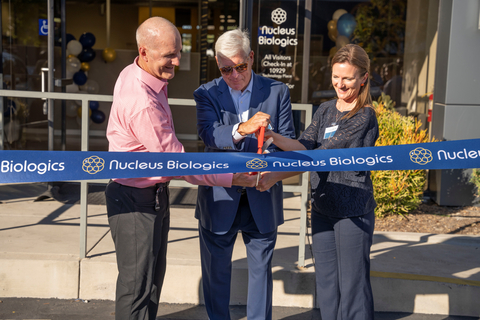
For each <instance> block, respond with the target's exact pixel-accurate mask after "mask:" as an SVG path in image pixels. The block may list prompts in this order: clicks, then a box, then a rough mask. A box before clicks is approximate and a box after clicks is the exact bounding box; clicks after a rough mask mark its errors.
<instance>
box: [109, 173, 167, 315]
mask: <svg viewBox="0 0 480 320" xmlns="http://www.w3.org/2000/svg"><path fill="white" fill-rule="evenodd" d="M168 193H169V192H168V184H158V185H156V186H153V187H148V188H135V187H128V186H124V185H121V184H118V183H116V182H114V181H111V182H110V183H109V184H108V185H107V188H106V190H105V196H106V204H107V213H108V223H109V225H110V230H111V232H112V238H113V242H114V243H115V251H116V257H117V266H118V279H117V288H116V297H115V319H116V320H127V319H128V320H146V319H150V320H154V319H155V318H156V315H157V310H158V303H159V300H160V292H161V289H162V285H163V279H164V276H165V269H166V256H167V241H168V230H169V227H170V206H169V200H168Z"/></svg>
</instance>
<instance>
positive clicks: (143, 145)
mask: <svg viewBox="0 0 480 320" xmlns="http://www.w3.org/2000/svg"><path fill="white" fill-rule="evenodd" d="M167 84H168V83H167V82H166V81H162V80H159V79H157V78H155V77H154V76H152V75H151V74H149V73H148V72H146V71H144V70H143V69H141V68H140V67H139V66H138V57H137V58H136V59H135V61H134V63H132V64H131V65H129V66H127V67H126V68H125V69H123V71H122V72H121V73H120V75H119V77H118V79H117V82H116V83H115V88H114V91H113V104H112V108H111V110H110V117H109V120H108V127H107V139H108V142H109V148H108V150H109V151H122V152H185V150H184V148H183V145H182V144H181V143H180V141H178V139H177V137H176V136H175V129H174V128H173V119H172V112H171V110H170V106H169V105H168V99H167ZM232 176H233V175H232V174H217V175H197V176H184V177H181V178H182V179H184V180H185V181H187V182H190V183H192V184H197V185H209V186H213V185H215V186H222V187H231V185H232ZM173 178H174V177H146V178H129V179H113V180H115V181H116V182H117V183H120V184H123V185H127V186H131V187H137V188H146V187H149V186H153V185H155V184H156V183H160V182H167V181H170V180H171V179H173Z"/></svg>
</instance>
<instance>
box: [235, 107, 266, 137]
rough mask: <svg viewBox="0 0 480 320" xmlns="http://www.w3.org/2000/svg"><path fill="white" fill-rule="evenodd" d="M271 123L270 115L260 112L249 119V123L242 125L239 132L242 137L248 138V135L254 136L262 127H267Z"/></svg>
mask: <svg viewBox="0 0 480 320" xmlns="http://www.w3.org/2000/svg"><path fill="white" fill-rule="evenodd" d="M269 123H270V115H269V114H266V113H263V112H260V111H259V112H257V113H256V114H255V115H254V116H253V117H251V118H250V119H248V121H247V122H242V123H240V125H239V126H238V129H237V132H238V133H240V134H241V135H242V136H246V135H247V134H252V133H254V132H256V131H258V129H260V127H267V126H268V124H269Z"/></svg>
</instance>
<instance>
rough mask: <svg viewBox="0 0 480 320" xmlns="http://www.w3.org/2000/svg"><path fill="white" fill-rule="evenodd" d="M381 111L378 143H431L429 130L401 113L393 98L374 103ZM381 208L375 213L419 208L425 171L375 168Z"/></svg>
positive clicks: (377, 199)
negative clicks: (396, 108)
mask: <svg viewBox="0 0 480 320" xmlns="http://www.w3.org/2000/svg"><path fill="white" fill-rule="evenodd" d="M373 106H374V108H375V110H376V112H377V119H378V125H379V131H380V132H379V138H378V140H377V142H376V144H375V146H390V145H402V144H412V143H424V142H428V140H429V139H428V134H427V130H420V126H421V125H422V124H421V122H420V121H417V120H416V119H414V118H413V117H405V116H402V115H400V114H399V113H398V112H396V111H395V110H394V109H393V101H391V100H390V97H389V96H386V95H385V94H382V96H381V97H380V98H379V99H378V102H377V101H374V102H373ZM372 180H373V189H374V195H375V200H376V202H377V208H376V209H375V215H376V216H377V217H383V216H386V215H390V214H400V215H404V214H407V213H408V212H410V211H412V210H414V209H416V208H418V206H419V205H420V203H421V201H422V197H423V189H424V186H425V181H426V172H425V170H392V171H372Z"/></svg>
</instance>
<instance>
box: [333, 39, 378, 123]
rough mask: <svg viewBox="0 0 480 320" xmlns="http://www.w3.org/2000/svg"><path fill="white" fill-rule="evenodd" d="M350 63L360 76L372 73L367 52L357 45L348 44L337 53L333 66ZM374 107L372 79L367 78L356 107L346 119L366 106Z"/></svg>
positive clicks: (361, 88)
mask: <svg viewBox="0 0 480 320" xmlns="http://www.w3.org/2000/svg"><path fill="white" fill-rule="evenodd" d="M345 62H347V63H349V64H350V65H352V66H354V67H355V68H357V70H358V72H359V73H360V75H361V76H362V77H363V76H364V75H365V74H367V73H369V72H370V58H369V57H368V55H367V53H366V52H365V50H363V48H362V47H360V46H358V45H356V44H347V45H346V46H344V47H342V48H341V49H340V50H338V51H337V53H335V55H334V56H333V59H332V66H333V65H334V64H336V63H345ZM371 105H372V96H371V95H370V79H369V78H368V77H367V80H365V82H364V85H363V86H361V87H360V93H359V94H358V98H357V103H356V104H355V107H353V109H352V110H350V112H349V113H348V114H346V115H345V117H344V118H346V119H349V118H351V117H352V116H353V115H354V114H355V113H357V112H358V111H359V110H360V109H362V108H363V107H365V106H371Z"/></svg>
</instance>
